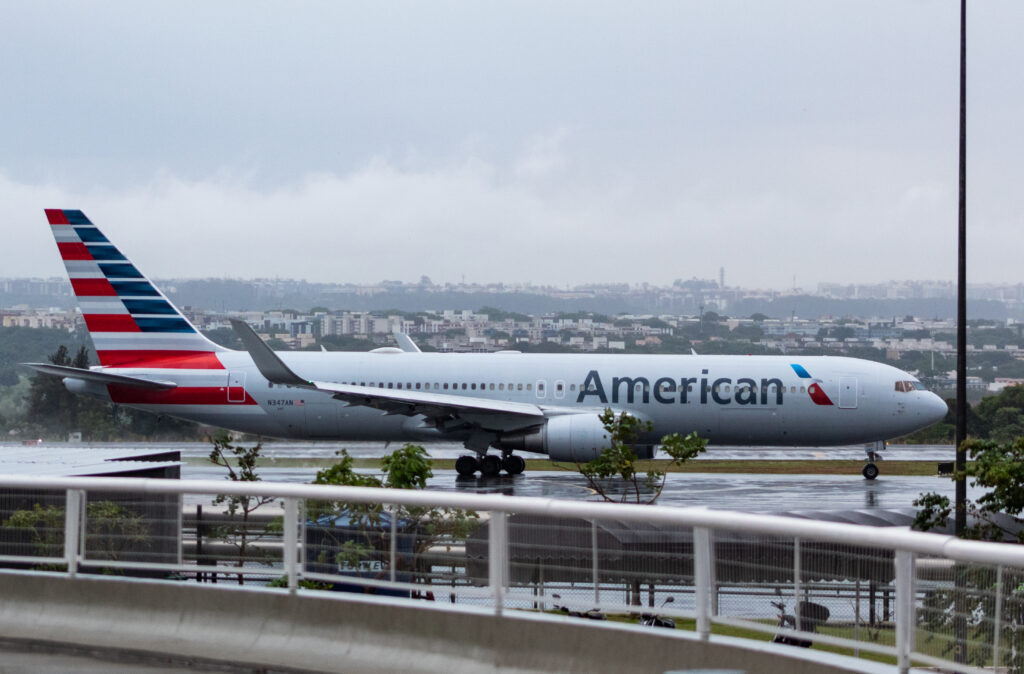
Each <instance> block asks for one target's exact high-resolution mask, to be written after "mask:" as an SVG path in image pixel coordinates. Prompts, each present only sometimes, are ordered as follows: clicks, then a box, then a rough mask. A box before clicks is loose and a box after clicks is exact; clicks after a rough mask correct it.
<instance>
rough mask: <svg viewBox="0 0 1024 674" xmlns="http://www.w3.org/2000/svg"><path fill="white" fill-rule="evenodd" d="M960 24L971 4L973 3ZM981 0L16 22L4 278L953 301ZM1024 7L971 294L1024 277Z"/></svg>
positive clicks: (1015, 13)
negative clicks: (935, 287) (105, 267)
mask: <svg viewBox="0 0 1024 674" xmlns="http://www.w3.org/2000/svg"><path fill="white" fill-rule="evenodd" d="M947 5H948V6H947ZM954 5H955V3H935V2H923V1H908V2H902V3H891V2H882V1H881V0H878V1H875V2H862V1H858V2H853V1H850V2H831V3H820V2H811V1H810V0H803V1H797V0H780V1H779V2H775V3H755V2H739V1H732V2H729V1H726V2H703V3H701V2H688V3H680V2H666V3H645V4H644V5H640V6H627V5H624V4H617V3H616V4H613V3H607V4H605V3H515V4H511V5H510V4H505V3H429V4H420V3H408V4H388V5H383V6H378V5H361V4H356V3H352V4H341V3H326V2H325V3H319V2H309V3H302V4H298V5H293V4H290V3H281V4H278V3H262V4H253V3H247V2H246V3H243V2H236V3H231V2H228V3H212V4H211V3H198V2H197V3H166V4H158V3H143V4H138V3H127V2H109V3H106V4H99V5H90V6H88V7H85V6H79V5H77V4H74V3H45V2H44V3H32V4H26V3H21V4H14V3H12V4H9V5H5V6H4V7H3V8H0V81H4V82H5V96H4V98H3V100H0V120H2V121H3V122H4V127H5V128H6V129H7V130H8V131H9V132H8V133H7V134H5V139H4V141H3V147H2V150H3V151H2V152H0V234H2V235H3V236H4V240H6V241H8V242H14V243H12V244H11V245H8V246H6V247H5V250H4V252H3V254H2V255H0V263H2V268H3V272H2V273H3V274H4V275H8V276H13V275H50V274H59V273H61V269H60V265H59V263H58V262H57V261H56V260H55V252H54V248H53V244H52V243H51V242H50V241H49V239H48V237H49V234H48V232H47V231H46V228H45V225H43V224H41V223H42V222H43V219H42V215H41V209H42V208H44V207H52V206H63V207H80V208H82V209H83V210H85V211H86V212H87V213H88V214H89V215H90V216H91V217H93V218H94V219H95V220H97V222H98V223H99V224H100V225H101V226H103V227H104V228H105V229H106V230H108V233H109V234H110V235H111V237H112V238H114V239H115V241H117V242H118V243H119V244H120V245H121V246H122V248H124V249H125V251H126V252H127V253H129V254H130V255H132V256H133V257H134V258H137V261H138V263H139V264H140V266H142V267H143V269H144V270H145V271H146V272H147V273H149V274H151V275H154V276H180V275H189V276H209V275H216V276H221V275H228V276H283V277H305V278H309V279H315V280H336V281H357V282H363V281H375V280H379V279H382V278H399V279H407V280H412V279H416V278H418V277H419V275H421V274H427V275H430V276H431V277H432V278H434V279H435V280H438V281H441V280H452V281H454V280H459V279H460V278H461V277H462V275H463V274H464V275H465V276H466V278H467V279H468V280H475V281H511V282H515V281H533V282H544V283H556V284H565V283H582V282H595V281H597V282H600V281H630V282H642V281H649V282H654V283H666V282H670V281H671V280H673V279H675V278H679V277H683V278H689V277H691V276H705V277H710V276H715V275H717V270H718V268H719V266H724V267H725V268H726V271H727V275H728V281H729V282H730V283H736V284H743V285H750V286H775V287H785V286H789V285H790V284H791V283H792V279H793V277H794V276H796V278H797V283H798V284H800V285H805V286H808V285H813V283H815V282H817V281H819V280H828V281H874V280H887V279H890V278H897V279H902V278H952V277H953V274H954V267H953V262H954V256H955V240H954V233H955V227H956V77H957V75H956V59H957V52H956V49H957V45H956V38H957V34H956V31H957V14H956V11H957V8H956V7H955V6H954ZM1021 19H1024V4H1022V3H1019V2H1015V1H1013V0H992V1H991V2H987V3H984V4H975V5H972V7H971V21H972V23H971V31H972V32H971V35H972V43H971V49H972V51H971V60H970V64H971V78H972V79H971V82H972V85H971V89H970V93H971V105H972V107H971V117H970V121H971V134H972V135H971V144H970V146H969V148H970V167H969V168H970V171H971V173H970V178H969V180H970V182H969V185H970V189H971V192H970V201H969V207H970V214H969V217H970V226H971V254H972V258H971V268H970V271H971V275H972V280H975V281H987V280H991V281H1018V280H1020V275H1019V272H1017V271H1016V257H1017V256H1016V254H1015V253H1016V250H1015V249H1016V244H1017V242H1018V241H1020V235H1019V232H1020V231H1021V227H1020V226H1021V224H1024V223H1022V222H1021V218H1022V216H1021V213H1022V212H1024V209H1022V206H1024V204H1022V203H1021V201H1022V197H1021V196H1020V190H1019V189H1018V188H1017V186H1018V185H1019V184H1020V183H1021V179H1022V178H1024V176H1022V173H1024V172H1022V170H1021V162H1020V157H1021V156H1022V152H1024V147H1021V145H1022V144H1024V136H1022V134H1019V133H1016V131H1015V129H1016V127H1017V126H1018V125H1019V120H1020V119H1021V118H1024V100H1022V91H1021V88H1020V87H1019V83H1018V80H1019V77H1018V75H1017V73H1016V65H1015V64H1017V63H1019V62H1020V58H1019V56H1020V49H1021V47H1020V44H1019V40H1018V37H1017V36H1016V35H1015V31H1014V29H1013V26H1019V25H1021Z"/></svg>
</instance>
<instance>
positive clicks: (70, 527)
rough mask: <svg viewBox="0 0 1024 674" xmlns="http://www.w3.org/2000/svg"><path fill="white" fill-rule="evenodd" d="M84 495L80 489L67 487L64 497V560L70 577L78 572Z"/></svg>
mask: <svg viewBox="0 0 1024 674" xmlns="http://www.w3.org/2000/svg"><path fill="white" fill-rule="evenodd" d="M84 497H85V492H83V491H82V490H81V489H68V490H67V492H66V494H65V497H64V561H65V562H66V563H67V565H68V575H69V576H71V577H72V578H74V577H75V575H76V574H77V573H78V554H79V546H80V545H81V538H80V533H81V525H82V501H83V500H84Z"/></svg>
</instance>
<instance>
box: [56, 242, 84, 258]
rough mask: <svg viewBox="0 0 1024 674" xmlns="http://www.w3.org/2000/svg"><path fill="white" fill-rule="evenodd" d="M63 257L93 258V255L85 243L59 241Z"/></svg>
mask: <svg viewBox="0 0 1024 674" xmlns="http://www.w3.org/2000/svg"><path fill="white" fill-rule="evenodd" d="M57 248H58V249H59V250H60V256H61V259H64V260H91V259H92V255H90V254H89V249H88V248H86V247H85V244H84V243H58V244H57Z"/></svg>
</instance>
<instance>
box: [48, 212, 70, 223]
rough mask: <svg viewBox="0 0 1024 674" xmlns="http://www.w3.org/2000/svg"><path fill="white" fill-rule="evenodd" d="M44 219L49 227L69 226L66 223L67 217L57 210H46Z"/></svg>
mask: <svg viewBox="0 0 1024 674" xmlns="http://www.w3.org/2000/svg"><path fill="white" fill-rule="evenodd" d="M45 210H46V219H47V220H48V221H49V223H50V224H51V225H70V224H71V223H70V222H68V216H66V215H64V211H62V210H60V209H59V208H47V209H45Z"/></svg>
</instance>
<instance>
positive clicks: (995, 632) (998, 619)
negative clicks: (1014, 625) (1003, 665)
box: [992, 564, 1003, 672]
mask: <svg viewBox="0 0 1024 674" xmlns="http://www.w3.org/2000/svg"><path fill="white" fill-rule="evenodd" d="M1002 629H1003V565H1002V564H1000V565H999V566H997V567H996V614H995V617H994V618H993V624H992V671H993V672H997V671H999V631H1000V630H1002Z"/></svg>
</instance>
